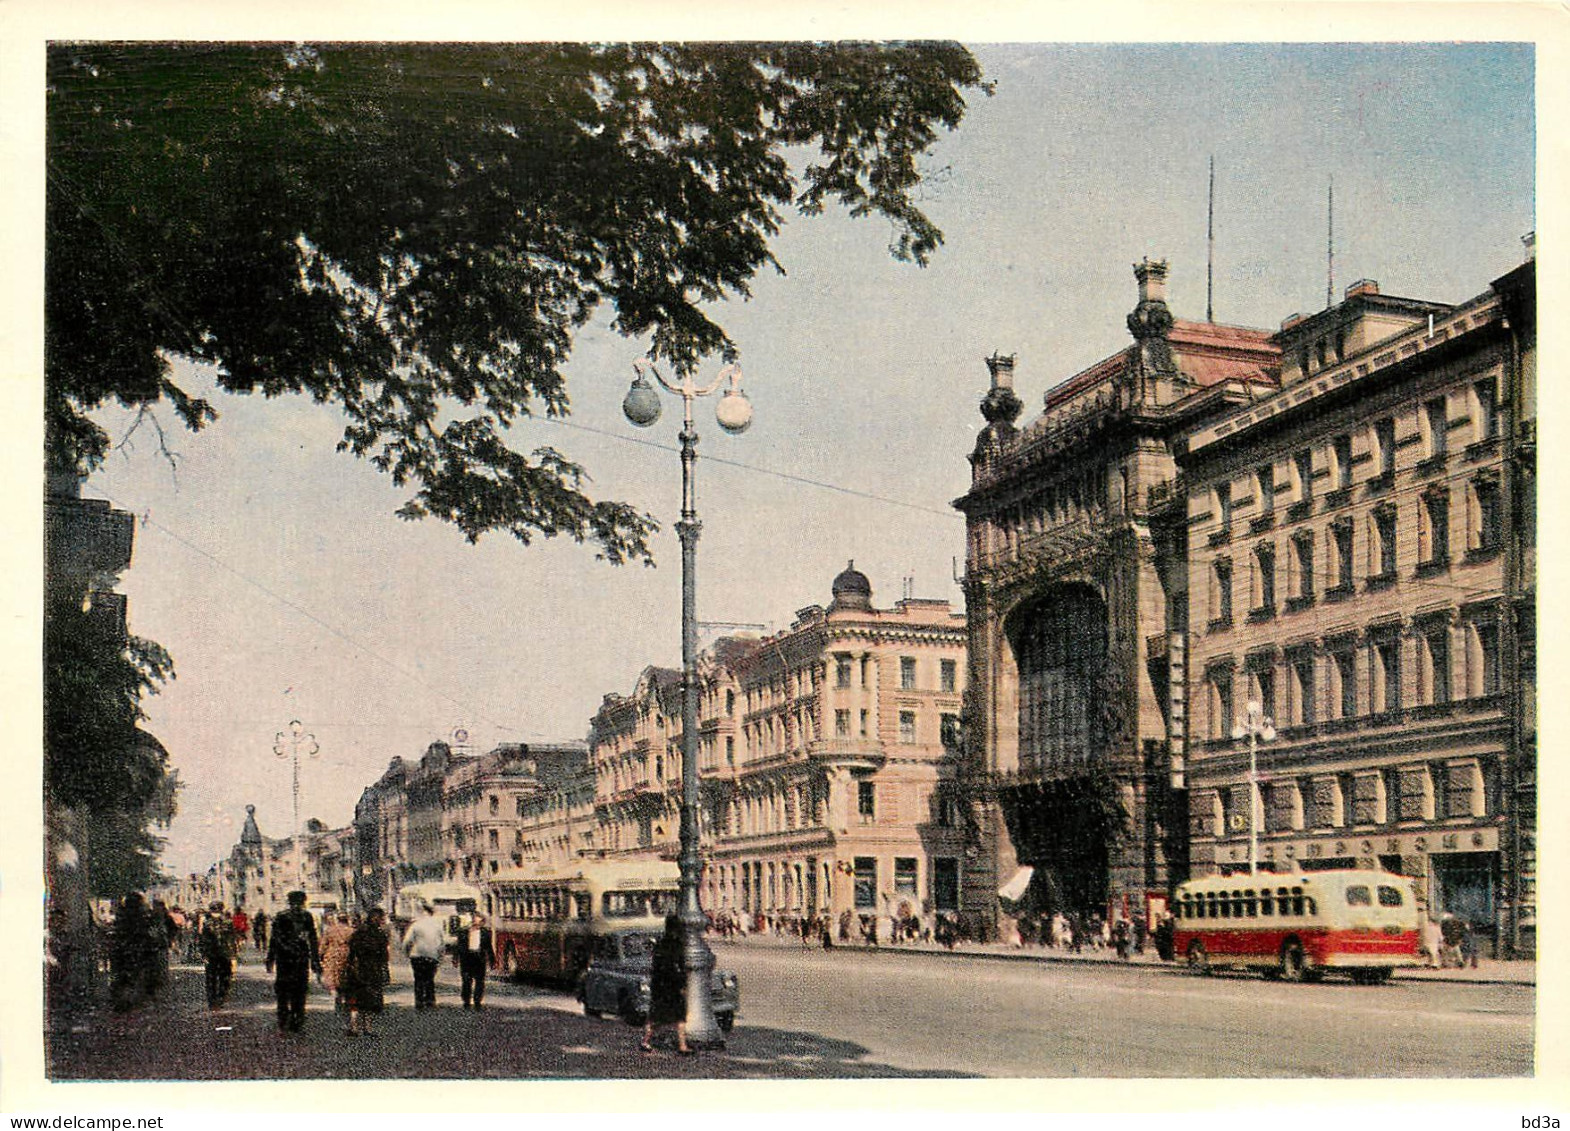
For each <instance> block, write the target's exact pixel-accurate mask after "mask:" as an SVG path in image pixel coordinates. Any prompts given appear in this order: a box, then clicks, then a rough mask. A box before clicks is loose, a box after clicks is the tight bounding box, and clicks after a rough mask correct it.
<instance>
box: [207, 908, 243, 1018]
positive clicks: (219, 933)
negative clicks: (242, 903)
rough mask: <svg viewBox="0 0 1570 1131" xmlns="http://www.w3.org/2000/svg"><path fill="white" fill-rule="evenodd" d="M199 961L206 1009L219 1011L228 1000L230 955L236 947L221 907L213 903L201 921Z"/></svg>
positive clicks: (227, 919)
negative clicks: (203, 971)
mask: <svg viewBox="0 0 1570 1131" xmlns="http://www.w3.org/2000/svg"><path fill="white" fill-rule="evenodd" d="M198 941H199V945H200V947H201V951H202V959H203V961H204V963H205V964H206V973H207V1008H208V1009H221V1008H223V1004H224V1002H225V1001H227V1000H228V999H229V986H230V984H231V983H232V982H233V981H234V954H235V950H236V949H237V944H236V942H235V937H234V928H233V927H232V926H231V925H230V922H229V916H227V915H225V914H224V906H223V904H221V903H215V904H213V905H212V907H211V908H210V913H209V914H208V915H207V917H206V918H205V919H204V920H203V921H202V932H201V936H200V938H199V940H198Z"/></svg>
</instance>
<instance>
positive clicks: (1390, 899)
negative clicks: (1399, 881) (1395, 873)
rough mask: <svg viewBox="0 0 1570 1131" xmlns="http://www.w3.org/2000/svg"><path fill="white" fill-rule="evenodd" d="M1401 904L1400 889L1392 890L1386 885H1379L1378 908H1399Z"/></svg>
mask: <svg viewBox="0 0 1570 1131" xmlns="http://www.w3.org/2000/svg"><path fill="white" fill-rule="evenodd" d="M1402 902H1403V900H1402V898H1401V889H1400V888H1393V887H1391V886H1390V885H1388V884H1380V885H1379V906H1381V907H1400V906H1401V904H1402Z"/></svg>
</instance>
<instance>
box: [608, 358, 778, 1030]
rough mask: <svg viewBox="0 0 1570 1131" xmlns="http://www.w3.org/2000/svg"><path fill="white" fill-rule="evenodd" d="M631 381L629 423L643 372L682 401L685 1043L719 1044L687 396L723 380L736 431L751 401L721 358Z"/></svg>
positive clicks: (692, 438)
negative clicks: (702, 371)
mask: <svg viewBox="0 0 1570 1131" xmlns="http://www.w3.org/2000/svg"><path fill="white" fill-rule="evenodd" d="M632 364H633V372H634V374H635V376H634V378H633V382H632V388H630V389H628V390H627V396H626V399H625V400H623V401H622V406H621V407H622V412H623V413H625V414H626V417H627V419H628V420H629V421H631V422H632V423H633V424H634V425H636V426H637V427H639V428H647V427H649V426H650V425H652V424H653V423H654V422H655V421H657V420H658V419H659V418H660V395H659V393H658V392H657V391H656V390H655V388H654V386H653V385H651V384H649V381H648V374H650V373H652V374H653V375H654V379H655V380H656V381H658V382H659V383H660V384H661V385H662V386H664V387H665V389H666V390H667V391H669V392H671V393H675V394H676V395H677V396H679V397H680V398H681V400H682V413H683V418H682V428H681V436H680V439H681V521H680V522H678V523H677V524H676V534H677V537H679V538H680V539H681V664H682V676H681V854H680V858H679V865H680V868H681V911H680V915H681V921H682V926H683V928H684V930H683V931H682V935H683V937H684V939H685V943H684V946H685V955H684V956H685V959H686V968H687V1043H688V1044H689V1045H691V1046H693V1047H695V1048H723V1047H724V1045H725V1037H724V1035H723V1034H722V1033H721V1032H720V1027H719V1024H718V1023H717V1022H716V1021H715V1019H714V1000H713V996H712V994H711V987H710V977H711V975H712V973H713V970H714V952H713V951H711V950H710V949H709V944H708V943H707V942H706V941H705V940H704V937H703V934H704V929H705V927H706V924H705V922H704V918H703V908H702V906H700V904H699V902H698V880H699V875H700V873H701V871H702V868H703V864H702V861H701V860H700V859H699V856H698V839H699V833H698V611H697V559H698V532H699V530H701V529H702V524H701V523H699V522H698V511H697V505H696V502H695V498H694V484H693V476H694V471H695V465H696V464H697V462H698V450H697V449H698V433H697V432H696V431H694V430H693V426H692V402H693V401H694V400H696V399H697V398H698V397H706V396H708V395H709V394H711V393H713V392H714V391H715V390H717V389H718V388H719V387H720V386H721V385H722V384H724V383H725V382H726V381H729V383H730V385H729V388H727V389H726V390H725V395H724V396H723V397H721V398H720V401H719V404H718V405H717V406H716V407H715V413H714V415H715V419H716V420H718V421H719V425H720V427H721V428H723V429H725V431H727V432H729V433H731V434H732V435H736V434H739V433H742V432H745V431H746V430H747V426H748V425H749V424H751V423H752V405H751V404H750V403H749V402H748V400H747V398H746V396H745V395H744V394H743V393H742V391H741V367H740V366H738V365H735V364H731V365H727V366H725V368H723V369H721V370H720V373H719V376H717V377H716V378H715V379H714V381H713V383H711V384H710V385H708V386H707V387H705V388H699V387H698V386H697V384H696V383H695V382H694V381H693V378H692V375H691V374H690V373H689V374H686V375H684V376H683V377H682V378H681V382H680V384H675V385H673V384H671V382H669V381H667V380H666V379H665V377H664V376H663V375H662V374H661V373H660V371H659V370H658V369H656V368H655V367H654V364H653V363H652V362H650V361H648V360H646V359H644V358H639V359H638V360H636V361H634V362H633V363H632Z"/></svg>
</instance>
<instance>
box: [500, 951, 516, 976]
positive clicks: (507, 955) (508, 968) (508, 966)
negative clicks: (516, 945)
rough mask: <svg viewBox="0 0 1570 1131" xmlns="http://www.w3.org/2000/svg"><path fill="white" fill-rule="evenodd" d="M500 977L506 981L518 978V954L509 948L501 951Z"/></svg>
mask: <svg viewBox="0 0 1570 1131" xmlns="http://www.w3.org/2000/svg"><path fill="white" fill-rule="evenodd" d="M502 977H503V978H506V979H507V980H508V981H512V980H514V979H516V978H517V977H518V952H517V951H515V950H513V948H512V947H510V946H509V947H508V948H507V949H506V950H504V951H502Z"/></svg>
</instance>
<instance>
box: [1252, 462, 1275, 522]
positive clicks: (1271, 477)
mask: <svg viewBox="0 0 1570 1131" xmlns="http://www.w3.org/2000/svg"><path fill="white" fill-rule="evenodd" d="M1254 481H1255V485H1256V486H1257V488H1258V491H1259V513H1260V514H1261V515H1267V514H1269V513H1270V512H1271V511H1273V510H1275V507H1276V469H1275V467H1274V466H1273V465H1272V466H1270V467H1262V468H1260V469H1259V470H1258V471H1256V472H1255V473H1254Z"/></svg>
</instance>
